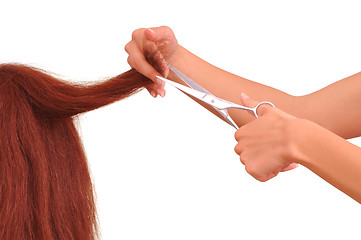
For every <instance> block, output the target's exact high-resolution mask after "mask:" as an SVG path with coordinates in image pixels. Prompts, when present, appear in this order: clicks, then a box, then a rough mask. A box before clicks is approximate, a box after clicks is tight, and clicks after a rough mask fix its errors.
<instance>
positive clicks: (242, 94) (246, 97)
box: [241, 93, 249, 99]
mask: <svg viewBox="0 0 361 240" xmlns="http://www.w3.org/2000/svg"><path fill="white" fill-rule="evenodd" d="M241 97H242V98H245V99H249V96H248V95H247V94H245V93H241Z"/></svg>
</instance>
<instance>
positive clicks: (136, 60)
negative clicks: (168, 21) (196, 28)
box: [125, 26, 178, 97]
mask: <svg viewBox="0 0 361 240" xmlns="http://www.w3.org/2000/svg"><path fill="white" fill-rule="evenodd" d="M177 49H178V42H177V39H176V38H175V36H174V33H173V31H172V29H171V28H169V27H166V26H162V27H156V28H148V29H145V28H140V29H137V30H135V31H134V32H133V34H132V40H131V41H130V42H129V43H128V44H126V45H125V51H126V52H127V53H128V54H129V57H128V63H129V65H130V66H131V67H132V68H135V69H136V70H137V71H138V72H140V73H141V74H143V75H144V76H146V77H147V78H149V79H151V80H152V81H153V82H155V83H154V84H152V85H150V86H149V87H147V90H148V91H149V93H150V94H151V95H152V96H153V97H157V94H159V95H160V96H162V97H164V96H165V90H164V83H163V82H162V81H159V80H158V79H157V78H156V76H164V77H167V76H168V73H169V69H168V67H167V65H166V64H165V61H169V60H171V59H172V58H173V57H174V55H175V52H176V51H177ZM150 63H152V64H150Z"/></svg>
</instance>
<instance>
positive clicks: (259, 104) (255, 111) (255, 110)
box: [252, 101, 276, 118]
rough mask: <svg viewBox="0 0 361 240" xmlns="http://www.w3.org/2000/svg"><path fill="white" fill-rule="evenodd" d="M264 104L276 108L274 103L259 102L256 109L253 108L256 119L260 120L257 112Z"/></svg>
mask: <svg viewBox="0 0 361 240" xmlns="http://www.w3.org/2000/svg"><path fill="white" fill-rule="evenodd" d="M263 104H268V105H271V106H272V107H276V106H275V105H274V104H273V103H271V102H268V101H263V102H259V103H258V104H257V105H256V106H255V107H254V108H252V112H253V113H254V115H255V116H256V118H259V116H258V113H257V110H258V108H259V107H260V106H261V105H263Z"/></svg>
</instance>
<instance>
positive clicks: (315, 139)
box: [294, 120, 361, 203]
mask: <svg viewBox="0 0 361 240" xmlns="http://www.w3.org/2000/svg"><path fill="white" fill-rule="evenodd" d="M298 121H301V122H302V124H301V125H298V126H297V128H296V129H294V132H296V134H295V135H296V136H298V137H297V140H296V141H295V142H296V143H297V147H296V150H297V153H296V155H297V156H299V157H298V160H296V161H297V162H298V163H300V164H302V165H304V166H305V167H307V168H308V169H310V170H311V171H313V172H314V173H316V174H317V175H318V176H320V177H321V178H323V179H324V180H326V181H327V182H329V183H330V184H331V185H333V186H334V187H336V188H338V189H339V190H341V191H342V192H344V193H346V194H347V195H349V196H350V197H351V198H353V199H355V200H356V201H357V202H359V203H361V148H359V147H357V146H355V145H353V144H351V143H349V142H347V141H346V140H344V139H343V138H341V137H339V136H337V135H336V134H334V133H332V132H330V131H327V130H326V129H324V128H322V127H321V126H319V125H317V124H315V123H313V122H310V121H306V120H298ZM300 126H301V127H300Z"/></svg>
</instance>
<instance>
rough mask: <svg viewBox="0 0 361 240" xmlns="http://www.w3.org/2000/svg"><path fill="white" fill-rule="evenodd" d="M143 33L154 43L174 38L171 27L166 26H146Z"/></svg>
mask: <svg viewBox="0 0 361 240" xmlns="http://www.w3.org/2000/svg"><path fill="white" fill-rule="evenodd" d="M144 34H145V37H146V38H147V39H148V40H150V41H152V42H154V43H156V42H160V41H167V40H172V39H173V38H174V33H173V31H172V29H171V28H170V27H168V26H161V27H155V28H148V29H146V30H145V31H144Z"/></svg>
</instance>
